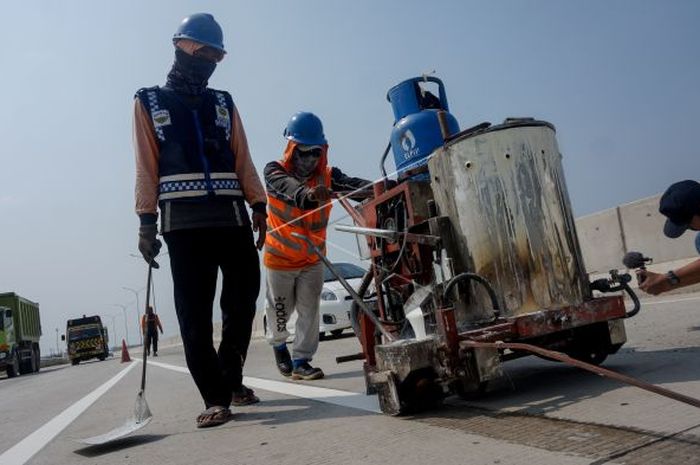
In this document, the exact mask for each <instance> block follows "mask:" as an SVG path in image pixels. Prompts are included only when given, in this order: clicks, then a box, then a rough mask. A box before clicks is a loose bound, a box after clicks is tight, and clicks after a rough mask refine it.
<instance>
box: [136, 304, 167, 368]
mask: <svg viewBox="0 0 700 465" xmlns="http://www.w3.org/2000/svg"><path fill="white" fill-rule="evenodd" d="M158 330H160V334H163V325H161V324H160V318H158V315H156V314H155V313H154V312H153V307H151V306H150V305H149V306H148V307H147V308H146V313H145V314H144V315H141V332H142V333H143V340H144V343H145V344H146V355H151V346H152V347H153V356H154V357H157V356H158Z"/></svg>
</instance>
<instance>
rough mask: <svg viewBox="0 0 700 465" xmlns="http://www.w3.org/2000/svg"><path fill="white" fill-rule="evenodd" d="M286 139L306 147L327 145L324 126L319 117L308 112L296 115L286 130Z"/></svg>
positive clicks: (290, 120)
mask: <svg viewBox="0 0 700 465" xmlns="http://www.w3.org/2000/svg"><path fill="white" fill-rule="evenodd" d="M284 137H286V138H287V139H289V140H293V141H294V142H298V143H300V144H304V145H326V144H327V143H328V142H327V141H326V136H324V135H323V124H322V123H321V120H320V119H319V118H318V116H316V115H314V114H313V113H309V112H308V111H300V112H298V113H294V114H293V115H292V117H291V118H290V119H289V123H287V127H286V128H285V130H284Z"/></svg>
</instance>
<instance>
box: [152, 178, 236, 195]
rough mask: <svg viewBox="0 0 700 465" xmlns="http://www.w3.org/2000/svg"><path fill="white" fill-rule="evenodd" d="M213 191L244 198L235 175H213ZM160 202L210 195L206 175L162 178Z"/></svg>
mask: <svg viewBox="0 0 700 465" xmlns="http://www.w3.org/2000/svg"><path fill="white" fill-rule="evenodd" d="M210 178H211V185H212V190H213V192H214V193H215V194H216V195H227V196H233V197H241V198H242V197H243V192H242V191H241V185H240V182H239V181H238V176H236V174H235V173H211V175H210ZM158 192H159V196H158V199H159V200H170V199H178V198H188V197H200V196H206V195H207V194H208V189H207V182H206V179H205V176H204V173H189V174H175V175H171V176H161V178H160V180H159V185H158Z"/></svg>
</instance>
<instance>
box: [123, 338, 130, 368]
mask: <svg viewBox="0 0 700 465" xmlns="http://www.w3.org/2000/svg"><path fill="white" fill-rule="evenodd" d="M130 361H131V357H129V349H127V348H126V341H125V340H124V339H122V363H124V362H130Z"/></svg>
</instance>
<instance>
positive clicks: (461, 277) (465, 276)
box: [444, 273, 501, 315]
mask: <svg viewBox="0 0 700 465" xmlns="http://www.w3.org/2000/svg"><path fill="white" fill-rule="evenodd" d="M465 280H469V281H476V282H477V283H479V284H481V285H482V286H484V289H486V292H488V294H489V297H490V298H491V306H492V307H493V309H494V313H495V314H496V315H498V314H500V313H501V307H500V305H498V298H497V297H496V291H494V290H493V286H491V283H490V282H488V281H487V280H486V278H484V277H483V276H479V275H478V274H476V273H460V274H458V275H457V276H455V277H454V278H452V279H450V282H448V283H447V286H445V292H444V296H445V300H448V299H449V298H450V293H451V292H452V289H454V287H455V286H456V285H457V284H458V283H460V282H462V281H465Z"/></svg>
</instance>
